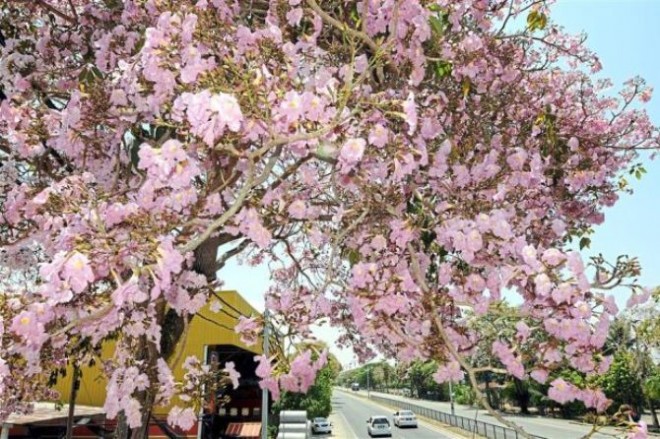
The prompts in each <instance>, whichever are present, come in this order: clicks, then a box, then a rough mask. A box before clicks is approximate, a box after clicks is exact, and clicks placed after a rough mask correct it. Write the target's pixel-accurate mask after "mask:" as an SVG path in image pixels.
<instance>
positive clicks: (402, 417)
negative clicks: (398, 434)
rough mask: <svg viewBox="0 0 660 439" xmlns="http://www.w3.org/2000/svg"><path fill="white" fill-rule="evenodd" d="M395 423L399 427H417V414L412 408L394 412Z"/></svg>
mask: <svg viewBox="0 0 660 439" xmlns="http://www.w3.org/2000/svg"><path fill="white" fill-rule="evenodd" d="M394 425H396V426H397V427H414V428H417V427H418V425H417V416H415V414H414V413H413V412H411V411H410V410H400V411H398V412H396V413H394Z"/></svg>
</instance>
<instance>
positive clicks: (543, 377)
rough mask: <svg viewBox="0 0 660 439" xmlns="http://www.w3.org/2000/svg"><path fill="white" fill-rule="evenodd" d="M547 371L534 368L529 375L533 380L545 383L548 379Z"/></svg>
mask: <svg viewBox="0 0 660 439" xmlns="http://www.w3.org/2000/svg"><path fill="white" fill-rule="evenodd" d="M548 375H549V373H548V371H547V370H545V369H534V370H533V371H532V372H531V373H530V374H529V376H531V377H532V378H533V379H534V380H535V381H537V382H539V383H541V384H545V382H546V381H548Z"/></svg>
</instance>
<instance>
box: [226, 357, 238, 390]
mask: <svg viewBox="0 0 660 439" xmlns="http://www.w3.org/2000/svg"><path fill="white" fill-rule="evenodd" d="M225 372H227V375H228V376H229V379H230V380H231V384H232V386H234V389H236V388H238V379H239V378H240V377H241V374H240V373H239V372H238V371H237V370H236V365H235V364H234V362H233V361H228V362H226V363H225Z"/></svg>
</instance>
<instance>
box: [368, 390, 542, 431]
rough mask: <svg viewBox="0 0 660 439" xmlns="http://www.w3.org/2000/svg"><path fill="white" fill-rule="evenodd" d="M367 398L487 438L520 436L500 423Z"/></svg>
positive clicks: (379, 397)
mask: <svg viewBox="0 0 660 439" xmlns="http://www.w3.org/2000/svg"><path fill="white" fill-rule="evenodd" d="M369 398H370V399H373V400H374V401H380V402H382V403H384V404H388V405H393V406H396V407H398V408H400V409H404V410H412V411H413V412H415V413H416V414H417V415H418V416H423V417H425V418H428V419H433V420H435V421H439V422H442V423H444V424H449V425H451V426H453V427H457V428H460V429H463V430H465V431H468V432H470V433H476V434H478V435H479V436H483V437H486V438H488V439H519V438H520V435H519V434H518V432H517V431H516V430H514V429H512V428H508V427H502V426H500V425H495V424H490V423H488V422H483V421H477V420H476V419H470V418H466V417H465V416H457V415H452V414H449V413H445V412H441V411H439V410H434V409H430V408H428V407H422V406H419V405H417V404H411V403H409V402H407V401H400V400H398V399H390V398H384V397H382V396H373V395H370V396H369ZM531 436H532V437H533V438H535V439H546V438H544V437H543V436H535V435H531Z"/></svg>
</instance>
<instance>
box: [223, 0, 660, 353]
mask: <svg viewBox="0 0 660 439" xmlns="http://www.w3.org/2000/svg"><path fill="white" fill-rule="evenodd" d="M552 18H553V20H554V21H555V22H557V23H559V24H561V25H563V26H564V27H566V29H567V30H568V31H569V32H571V33H579V32H582V31H584V32H586V33H587V34H588V36H589V39H588V40H587V44H588V46H589V47H590V48H591V49H593V50H594V51H595V52H596V53H597V54H598V55H599V57H600V59H601V62H602V64H603V72H602V73H601V74H602V75H603V76H607V77H610V78H612V80H613V81H614V83H615V85H616V86H620V85H621V84H622V83H623V82H624V81H625V80H627V79H628V78H630V77H632V76H635V75H640V76H642V77H644V78H645V79H646V80H647V81H648V83H649V84H650V85H652V86H653V87H654V88H655V89H656V97H655V98H654V99H653V100H652V101H651V102H650V105H649V106H648V107H647V110H648V111H649V113H650V115H651V118H652V119H653V121H654V122H655V124H656V125H660V57H659V56H658V53H660V26H658V24H657V19H658V18H660V0H559V1H558V2H557V4H556V5H555V6H554V7H553V13H552ZM645 167H646V170H647V171H648V173H647V174H646V175H645V176H644V178H643V179H642V180H641V181H639V182H637V181H634V182H632V186H633V188H634V191H635V192H634V194H633V195H624V196H622V198H621V200H620V201H619V202H618V203H617V204H616V205H615V206H614V207H612V208H611V209H609V210H607V211H606V213H605V223H604V224H602V225H601V226H599V227H597V228H596V231H595V234H594V236H593V239H592V245H591V249H589V250H588V251H585V252H583V253H584V255H585V256H589V255H592V254H598V253H602V254H603V255H604V256H605V257H606V258H608V259H610V260H614V259H615V258H616V257H617V256H618V255H621V254H628V255H631V256H637V257H638V258H639V260H640V262H641V264H642V268H643V273H642V276H641V278H640V281H641V283H642V284H643V285H646V286H656V285H660V248H658V246H659V245H660V160H655V161H653V162H651V161H648V160H647V163H646V164H645ZM220 277H221V278H222V279H224V280H225V282H226V283H225V288H227V289H236V290H238V291H239V292H240V293H241V294H242V295H243V296H244V297H245V298H246V299H247V300H248V301H249V302H250V303H251V304H252V305H253V306H254V307H255V308H257V309H258V310H263V306H264V305H263V303H264V299H263V296H264V292H265V291H266V289H267V286H268V281H269V273H268V270H267V269H266V268H265V267H256V268H251V267H245V266H239V265H237V264H235V263H230V264H228V266H227V267H225V269H224V270H223V271H222V272H221V273H220ZM616 294H617V302H618V303H619V304H620V307H622V305H623V304H624V303H625V300H626V298H627V293H626V292H625V291H621V292H617V293H616ZM319 336H321V337H322V338H324V339H326V341H329V342H330V341H332V340H333V339H335V338H336V335H335V334H334V331H333V330H331V329H329V328H324V329H322V330H320V331H319ZM335 354H336V355H338V357H339V359H340V361H341V362H342V363H344V365H348V364H349V363H351V362H352V361H353V360H352V355H351V354H350V353H349V352H345V351H344V352H338V351H336V350H335Z"/></svg>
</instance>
